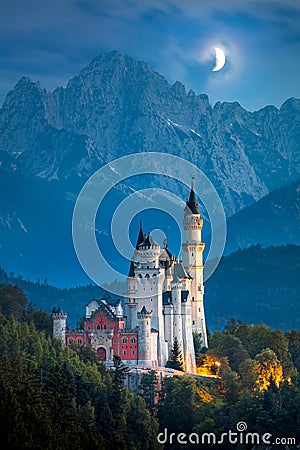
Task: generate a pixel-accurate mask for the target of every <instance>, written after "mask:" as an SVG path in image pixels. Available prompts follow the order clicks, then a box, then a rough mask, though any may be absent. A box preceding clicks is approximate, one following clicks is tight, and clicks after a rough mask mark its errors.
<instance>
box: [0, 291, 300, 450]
mask: <svg viewBox="0 0 300 450" xmlns="http://www.w3.org/2000/svg"><path fill="white" fill-rule="evenodd" d="M0 313H1V315H0V355H1V359H0V444H1V448H5V449H45V450H48V449H49V450H50V449H51V450H56V449H57V450H59V449H64V450H69V449H70V450H71V449H72V450H77V449H78V450H79V449H80V450H81V449H82V450H85V449H91V450H92V449H95V450H96V449H120V450H121V449H124V450H126V449H128V450H129V449H136V450H138V449H156V448H165V449H168V448H172V449H181V448H203V449H206V448H216V445H214V444H213V443H211V445H210V444H209V443H208V442H206V443H203V444H201V442H200V444H198V445H194V444H193V443H187V444H180V443H179V442H178V441H176V440H175V441H174V442H172V443H171V444H170V442H169V441H168V442H166V443H164V444H159V442H158V441H157V436H158V435H160V436H164V433H165V430H167V432H168V435H170V434H171V433H175V435H178V434H179V433H185V434H186V435H189V434H191V433H194V434H197V435H198V436H203V435H204V434H205V433H206V438H208V435H207V434H208V433H215V435H216V436H221V435H222V433H224V432H228V430H232V431H236V430H237V428H236V427H237V423H239V422H241V421H242V422H244V423H246V426H247V430H248V431H249V432H250V431H251V432H253V433H259V435H263V434H264V433H269V434H270V435H271V436H272V438H273V440H274V439H275V438H281V439H282V441H281V442H283V443H284V442H287V439H288V438H290V439H291V438H293V439H295V441H294V442H296V443H297V444H300V376H299V372H300V332H299V331H297V330H291V331H288V332H285V333H283V332H282V331H278V330H277V331H276V330H272V329H270V328H269V327H267V326H264V325H258V326H254V325H247V324H245V323H243V322H241V321H239V320H236V319H230V320H229V321H228V323H227V325H226V326H225V328H224V329H223V331H215V332H214V333H212V334H211V335H210V336H209V350H207V349H205V348H202V347H201V341H200V340H199V339H197V336H195V350H196V354H197V363H198V366H199V368H198V372H199V374H200V375H202V376H198V377H189V376H186V375H184V373H183V372H182V375H176V376H173V377H171V376H170V377H166V378H164V379H163V381H162V383H158V380H157V377H156V373H155V371H154V370H149V371H148V372H147V373H145V374H144V375H143V377H142V378H141V382H140V389H139V393H138V395H134V394H133V393H132V392H131V391H130V390H128V389H127V388H126V387H124V379H125V378H126V377H127V376H128V373H127V372H128V369H127V367H126V366H125V365H124V364H123V363H122V361H121V360H120V358H119V357H117V356H116V357H115V359H114V368H113V370H107V369H106V368H105V366H104V365H103V364H102V363H100V362H99V360H98V359H97V357H96V355H95V354H94V352H93V351H92V350H91V349H90V348H77V347H73V348H64V347H63V346H62V345H61V342H60V341H58V340H56V339H53V338H52V337H51V318H50V315H49V314H48V313H47V312H45V311H42V310H36V309H34V308H33V307H32V305H31V304H30V303H28V301H27V299H26V297H25V295H24V294H23V292H22V290H21V289H20V288H19V287H18V286H12V285H6V284H1V285H0ZM178 357H180V355H179V356H178ZM176 373H178V372H176ZM161 433H162V434H161ZM284 439H286V440H284ZM272 442H273V441H272ZM290 442H291V441H290ZM217 448H220V449H229V448H237V449H248V448H249V449H250V448H254V447H253V443H248V444H247V443H242V444H239V445H238V446H233V445H228V442H227V443H226V442H224V443H220V444H218V445H217ZM256 448H268V449H271V448H276V449H279V448H285V449H287V448H297V447H296V446H295V445H291V446H288V445H282V446H280V445H276V446H273V447H272V446H270V445H269V446H265V447H264V446H260V447H259V446H258V447H256Z"/></svg>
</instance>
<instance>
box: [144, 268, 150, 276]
mask: <svg viewBox="0 0 300 450" xmlns="http://www.w3.org/2000/svg"><path fill="white" fill-rule="evenodd" d="M147 269H149V267H147ZM145 278H150V275H149V273H146V275H145Z"/></svg>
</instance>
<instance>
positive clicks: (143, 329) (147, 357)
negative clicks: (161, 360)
mask: <svg viewBox="0 0 300 450" xmlns="http://www.w3.org/2000/svg"><path fill="white" fill-rule="evenodd" d="M151 316H152V313H151V312H149V311H147V310H146V308H145V306H143V308H142V310H141V311H140V312H138V313H137V318H138V324H139V331H138V346H139V364H140V365H142V366H152V359H151Z"/></svg>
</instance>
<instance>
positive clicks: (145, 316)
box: [52, 184, 207, 373]
mask: <svg viewBox="0 0 300 450" xmlns="http://www.w3.org/2000/svg"><path fill="white" fill-rule="evenodd" d="M183 225H184V230H185V243H183V245H182V250H183V253H184V263H183V261H182V260H181V258H176V257H175V256H174V255H172V253H171V252H170V251H169V249H168V243H167V240H166V239H165V241H164V245H163V248H161V247H160V245H159V244H158V243H157V242H155V241H154V239H153V238H152V236H151V235H150V234H144V233H143V229H142V223H140V230H139V235H138V238H137V242H136V248H135V251H134V255H133V258H132V261H131V265H130V270H129V274H128V277H127V282H128V290H127V292H126V293H125V295H124V300H125V301H124V305H122V303H121V301H120V300H118V301H117V302H115V303H113V304H112V302H111V301H110V302H109V303H108V301H107V300H105V299H102V300H92V301H91V302H90V303H89V304H88V305H86V317H85V322H84V330H82V331H69V330H67V328H66V319H67V315H66V314H65V313H64V312H62V311H61V310H60V309H59V310H54V312H53V314H52V318H53V335H54V336H55V337H58V338H60V339H61V340H62V342H63V344H64V345H68V346H69V345H71V344H72V343H75V344H76V345H79V346H84V345H90V346H91V347H92V348H94V349H95V350H96V351H97V354H98V356H99V358H100V359H101V360H103V361H111V360H112V359H113V355H114V354H118V355H120V357H121V359H122V360H123V361H124V362H125V363H126V364H128V365H132V366H143V367H145V366H146V367H147V366H148V367H153V366H156V367H164V366H165V365H166V362H167V360H168V358H169V356H170V354H171V352H172V348H173V345H174V340H175V338H176V339H177V342H178V343H179V347H180V349H181V352H182V359H183V366H184V369H185V371H187V372H190V373H195V371H196V366H195V352H194V344H193V332H196V333H198V334H200V336H201V339H202V343H203V346H206V347H207V333H206V324H205V314H204V305H203V294H204V286H203V250H204V246H205V244H204V243H202V242H201V230H202V225H203V219H201V217H200V211H199V207H198V203H197V200H196V195H195V192H194V188H193V184H192V187H191V191H190V196H189V199H188V200H187V202H186V206H185V208H184V220H183Z"/></svg>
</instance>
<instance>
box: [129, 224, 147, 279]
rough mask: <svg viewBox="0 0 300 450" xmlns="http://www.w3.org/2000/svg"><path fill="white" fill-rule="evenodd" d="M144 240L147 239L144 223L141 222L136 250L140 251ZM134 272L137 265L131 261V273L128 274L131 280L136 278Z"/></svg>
mask: <svg viewBox="0 0 300 450" xmlns="http://www.w3.org/2000/svg"><path fill="white" fill-rule="evenodd" d="M144 239H145V235H144V233H143V226H142V221H141V220H140V231H139V235H138V238H137V241H136V245H135V248H136V250H138V249H139V245H141V243H142V242H144ZM134 270H135V264H134V262H133V260H131V263H130V268H129V273H128V276H129V277H131V278H132V277H134Z"/></svg>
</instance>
